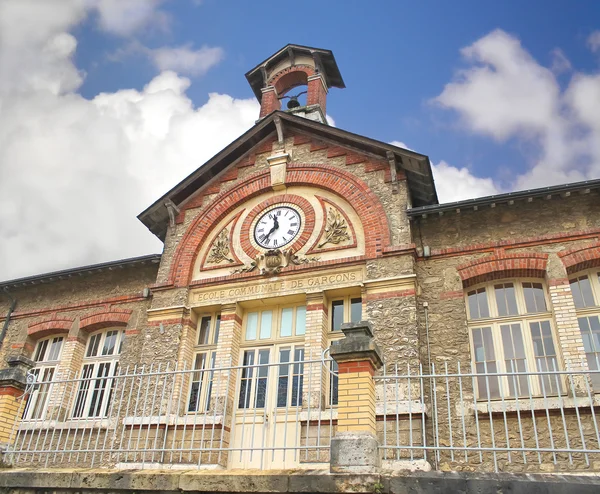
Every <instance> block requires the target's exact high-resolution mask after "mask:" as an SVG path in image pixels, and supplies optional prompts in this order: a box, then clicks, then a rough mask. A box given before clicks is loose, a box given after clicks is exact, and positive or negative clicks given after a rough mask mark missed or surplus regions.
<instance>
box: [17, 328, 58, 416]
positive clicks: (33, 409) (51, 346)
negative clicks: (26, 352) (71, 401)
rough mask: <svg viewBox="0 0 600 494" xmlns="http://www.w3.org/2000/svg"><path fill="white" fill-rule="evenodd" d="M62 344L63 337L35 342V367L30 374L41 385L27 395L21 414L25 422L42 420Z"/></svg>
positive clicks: (53, 337) (52, 337)
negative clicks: (24, 407) (25, 405)
mask: <svg viewBox="0 0 600 494" xmlns="http://www.w3.org/2000/svg"><path fill="white" fill-rule="evenodd" d="M63 342H64V337H63V336H51V337H50V338H45V339H43V340H40V341H38V342H37V345H36V347H35V351H34V353H33V355H34V357H33V360H34V362H35V367H34V368H33V369H32V370H31V373H32V374H33V375H34V376H35V379H36V382H39V383H42V384H38V385H36V386H34V388H33V390H32V391H31V394H30V395H29V399H28V401H27V407H26V409H25V412H24V414H23V417H24V418H25V419H26V420H37V419H43V418H44V413H45V411H46V409H47V404H48V403H47V402H48V398H49V396H50V392H51V389H50V388H51V386H52V384H51V381H52V380H53V379H54V376H55V374H56V366H57V365H58V361H59V360H60V355H61V353H62V347H63Z"/></svg>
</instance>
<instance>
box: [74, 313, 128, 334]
mask: <svg viewBox="0 0 600 494" xmlns="http://www.w3.org/2000/svg"><path fill="white" fill-rule="evenodd" d="M131 312H132V311H131V310H129V309H112V310H110V311H103V312H97V313H96V314H92V315H89V316H87V317H84V318H82V319H81V321H80V323H79V329H81V330H83V331H87V332H88V333H91V332H92V331H97V330H99V329H104V328H109V327H111V326H117V327H122V326H127V323H128V322H129V318H130V317H131Z"/></svg>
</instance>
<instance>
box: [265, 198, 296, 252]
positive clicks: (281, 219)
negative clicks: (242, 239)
mask: <svg viewBox="0 0 600 494" xmlns="http://www.w3.org/2000/svg"><path fill="white" fill-rule="evenodd" d="M300 226H301V219H300V214H299V213H298V211H296V210H295V209H293V208H291V207H288V206H278V207H276V208H273V209H271V210H269V211H267V212H266V213H264V214H263V215H262V216H261V217H260V218H259V220H258V221H257V222H256V226H255V227H254V240H255V241H256V243H257V244H258V245H260V246H261V247H263V248H265V249H278V248H279V247H283V246H284V245H287V244H289V243H290V242H291V241H292V240H294V239H295V238H296V237H297V236H298V233H299V232H300Z"/></svg>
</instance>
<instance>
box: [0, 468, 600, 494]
mask: <svg viewBox="0 0 600 494" xmlns="http://www.w3.org/2000/svg"><path fill="white" fill-rule="evenodd" d="M378 483H380V484H382V486H383V489H382V491H383V492H385V493H390V494H403V493H406V492H411V493H415V494H419V493H423V494H435V493H439V492H460V493H462V494H475V493H477V494H496V493H497V492H513V493H525V492H544V493H548V494H554V493H556V494H558V493H565V492H577V493H578V494H592V493H593V494H596V493H597V492H598V491H599V489H600V477H598V476H590V475H587V476H584V475H548V474H545V475H544V474H507V473H504V474H485V473H466V472H465V473H456V472H451V473H444V472H398V471H395V472H392V471H385V472H381V473H377V474H330V473H327V472H323V471H310V470H308V471H299V470H273V471H270V472H268V473H266V472H262V471H259V470H237V471H236V470H231V471H225V470H187V471H186V470H184V471H176V470H129V471H126V470H102V469H52V470H48V469H46V470H44V469H8V470H3V471H0V489H3V490H5V489H11V491H12V492H13V493H19V492H22V493H25V492H31V491H32V490H58V491H59V492H64V493H69V492H71V493H75V492H77V493H80V494H83V493H85V494H87V493H93V492H97V493H99V494H100V493H102V492H104V493H105V492H108V491H110V492H117V491H121V492H123V491H125V492H126V491H145V492H148V493H149V492H161V493H165V494H166V493H173V494H175V493H181V492H195V493H200V492H230V493H233V492H240V493H242V492H243V493H267V492H279V493H282V492H285V493H342V492H353V493H365V494H366V493H372V492H373V490H374V486H375V484H378Z"/></svg>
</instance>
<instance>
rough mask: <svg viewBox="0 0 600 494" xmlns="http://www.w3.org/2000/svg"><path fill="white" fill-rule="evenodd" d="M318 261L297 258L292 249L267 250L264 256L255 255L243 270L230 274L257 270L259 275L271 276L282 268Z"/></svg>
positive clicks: (313, 258)
mask: <svg viewBox="0 0 600 494" xmlns="http://www.w3.org/2000/svg"><path fill="white" fill-rule="evenodd" d="M318 260H319V258H318V257H299V256H297V255H295V254H294V252H293V251H292V249H287V250H280V249H274V250H273V249H272V250H268V251H267V252H265V253H264V254H259V255H257V256H256V259H254V261H252V262H251V263H250V264H248V265H246V266H244V267H243V268H239V269H235V270H233V271H232V274H236V273H249V272H251V271H254V270H255V269H258V270H259V271H260V274H264V275H268V276H272V275H276V274H278V273H279V272H280V271H281V270H282V269H283V268H285V267H287V266H289V265H290V264H295V265H299V264H306V263H309V262H316V261H318Z"/></svg>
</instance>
